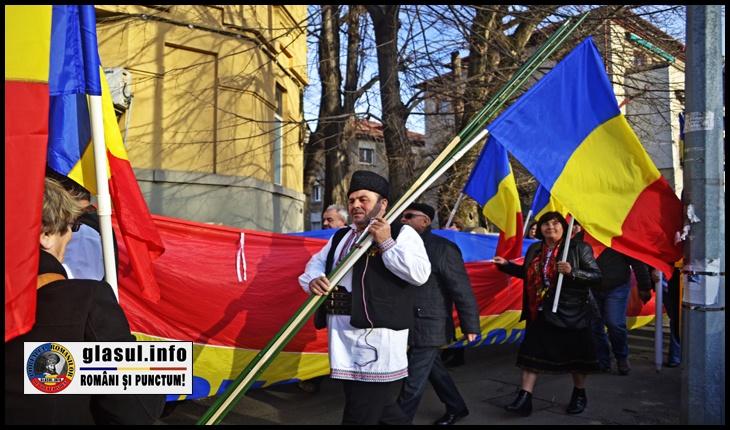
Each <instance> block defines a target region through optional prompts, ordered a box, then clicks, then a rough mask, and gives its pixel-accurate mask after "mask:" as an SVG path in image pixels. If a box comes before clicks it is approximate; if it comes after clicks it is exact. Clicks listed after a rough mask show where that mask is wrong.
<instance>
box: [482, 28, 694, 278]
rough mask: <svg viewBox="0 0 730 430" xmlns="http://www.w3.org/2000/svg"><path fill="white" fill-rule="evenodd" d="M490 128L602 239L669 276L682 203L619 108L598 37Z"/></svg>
mask: <svg viewBox="0 0 730 430" xmlns="http://www.w3.org/2000/svg"><path fill="white" fill-rule="evenodd" d="M487 129H488V130H489V131H490V133H491V136H492V137H494V138H495V139H496V140H497V141H498V142H499V143H500V144H501V145H503V146H504V147H505V148H506V149H507V151H509V152H510V153H511V154H512V155H513V156H514V157H515V158H516V159H517V160H518V161H520V163H522V165H523V166H525V168H526V169H527V170H529V171H530V172H531V173H532V174H533V175H534V176H535V178H536V179H537V180H538V181H539V182H540V183H541V184H542V185H543V186H545V188H546V189H547V190H548V191H549V192H550V194H551V195H552V196H554V197H555V198H556V199H557V200H558V201H559V202H560V203H562V204H563V206H564V207H565V208H566V209H567V210H568V211H569V212H570V214H571V215H573V216H575V218H576V219H578V220H580V222H581V224H582V225H583V226H584V228H585V230H586V231H587V232H588V233H589V234H590V235H591V236H593V237H594V238H595V239H596V240H597V241H598V242H600V243H602V244H604V245H605V246H608V247H611V248H613V249H615V250H617V251H619V252H622V253H624V254H626V255H630V256H632V257H635V258H637V259H639V260H641V261H643V262H645V263H647V264H650V265H651V266H653V267H656V268H661V270H662V271H663V272H664V273H671V271H672V270H671V269H672V266H671V264H672V263H673V262H674V261H677V260H678V259H679V258H680V257H681V256H682V246H681V243H677V241H675V238H676V237H677V233H678V232H679V231H680V230H681V228H682V203H681V201H680V200H679V198H678V197H677V195H676V194H675V193H674V191H673V190H672V188H671V187H670V186H669V184H668V183H667V181H666V180H665V179H664V178H663V177H662V175H661V173H660V172H659V170H658V169H657V168H656V166H655V165H654V163H653V162H652V161H651V158H649V155H648V154H647V153H646V150H645V149H644V147H643V146H642V145H641V142H639V140H638V138H637V137H636V135H635V134H634V132H633V130H632V129H631V127H630V126H629V124H628V122H627V121H626V118H625V117H624V115H623V114H622V113H621V111H620V110H619V107H618V103H617V102H616V96H615V94H614V92H613V89H612V87H611V82H610V81H609V79H608V76H607V75H606V72H605V69H604V65H603V62H602V61H601V57H600V54H599V53H598V49H597V48H596V46H595V44H594V43H593V39H592V38H590V37H589V38H587V39H586V40H585V41H583V42H582V43H581V44H580V45H578V46H577V47H576V48H575V49H574V50H573V51H572V52H571V53H570V54H568V55H567V56H566V57H565V59H563V60H562V61H561V62H560V63H558V64H557V65H556V66H555V67H554V68H553V69H552V70H551V71H550V72H548V73H547V74H546V75H545V76H544V77H543V78H542V79H540V80H539V81H538V82H537V83H536V84H535V85H534V86H533V87H531V88H530V89H529V90H528V91H527V92H526V93H525V94H524V95H522V96H521V97H520V98H519V99H518V100H517V101H516V102H515V103H514V104H512V105H511V106H510V107H509V108H508V109H507V110H506V111H505V112H504V113H502V114H501V115H500V116H499V117H498V118H497V119H496V120H495V121H494V122H492V123H491V124H490V125H489V126H488V127H487Z"/></svg>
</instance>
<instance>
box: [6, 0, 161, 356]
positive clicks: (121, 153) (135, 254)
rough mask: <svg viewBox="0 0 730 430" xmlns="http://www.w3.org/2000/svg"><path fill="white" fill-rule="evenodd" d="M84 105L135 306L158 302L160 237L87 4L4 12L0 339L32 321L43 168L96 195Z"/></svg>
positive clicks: (26, 327) (17, 8)
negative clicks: (98, 146)
mask: <svg viewBox="0 0 730 430" xmlns="http://www.w3.org/2000/svg"><path fill="white" fill-rule="evenodd" d="M88 97H101V99H102V105H103V122H104V136H105V139H106V146H107V160H108V167H107V177H109V176H110V174H109V172H111V179H110V182H109V184H110V185H109V186H110V194H111V197H112V202H113V206H114V211H115V214H116V217H117V220H118V224H119V229H120V232H121V236H122V237H123V239H124V242H125V244H126V246H127V248H128V249H129V253H130V264H131V266H132V269H133V271H134V274H135V276H136V277H137V281H138V283H139V286H140V289H141V290H142V293H143V295H144V297H145V298H147V299H148V300H152V301H156V300H158V299H159V297H160V293H159V289H158V286H157V282H156V280H155V277H154V273H153V271H152V265H151V264H152V260H154V259H155V258H157V257H158V256H159V255H161V254H162V253H163V252H164V246H163V243H162V239H161V238H160V235H159V233H158V232H157V228H156V227H155V225H154V222H153V221H152V218H151V216H150V213H149V210H148V209H147V205H146V203H145V201H144V199H143V198H142V194H141V191H140V189H139V185H137V182H136V179H135V177H134V174H133V173H132V168H131V165H130V163H129V160H128V158H127V154H126V151H125V149H124V145H123V142H122V138H121V133H120V131H119V125H118V123H117V120H116V116H115V113H114V107H113V104H112V101H111V96H110V93H109V87H108V85H107V83H106V80H105V77H104V73H103V69H102V68H101V62H100V61H99V52H98V45H97V40H96V17H95V12H94V7H93V6H91V5H57V6H5V125H6V128H5V219H6V221H5V237H6V239H5V340H6V341H7V340H9V339H12V338H13V337H15V336H17V335H20V334H23V333H25V332H27V331H28V330H30V328H31V327H32V326H33V323H34V322H35V321H34V320H35V304H36V301H35V299H36V297H35V294H36V285H35V283H36V278H37V267H38V245H37V241H38V237H39V235H40V225H41V222H40V216H41V204H42V200H43V177H44V173H45V168H46V162H47V163H48V167H50V168H52V169H53V170H55V171H56V172H58V173H60V174H62V175H65V176H68V177H69V178H71V179H73V180H74V181H76V182H78V183H79V184H80V185H82V186H84V187H85V188H87V189H88V190H90V191H91V192H92V193H93V194H97V192H96V173H95V169H94V162H93V150H92V146H91V145H90V139H91V122H90V112H89V103H88Z"/></svg>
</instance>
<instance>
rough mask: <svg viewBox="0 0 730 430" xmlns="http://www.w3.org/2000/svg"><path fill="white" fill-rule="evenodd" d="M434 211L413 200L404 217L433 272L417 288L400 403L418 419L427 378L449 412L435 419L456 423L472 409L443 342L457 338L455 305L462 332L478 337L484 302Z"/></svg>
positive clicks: (472, 338)
mask: <svg viewBox="0 0 730 430" xmlns="http://www.w3.org/2000/svg"><path fill="white" fill-rule="evenodd" d="M435 212H436V211H435V210H434V208H433V207H431V206H429V205H427V204H422V203H413V204H411V205H410V206H408V207H407V208H406V209H405V211H404V212H403V214H402V215H401V222H402V223H403V224H405V225H409V226H411V227H413V229H414V230H416V231H417V232H418V233H419V234H420V236H421V239H423V243H424V245H425V246H426V252H427V253H428V257H429V259H430V261H431V276H429V278H428V281H427V282H426V283H425V284H424V285H422V286H421V287H419V288H418V289H417V290H416V303H415V305H414V307H413V313H414V315H415V316H416V321H415V325H414V326H413V329H411V332H410V334H409V337H408V345H409V346H410V349H409V350H408V378H406V380H405V382H404V384H403V387H402V389H401V393H400V396H399V397H398V404H399V405H400V407H401V409H403V412H405V413H406V414H407V415H408V416H409V417H410V418H411V420H413V417H414V416H415V415H416V409H418V405H419V403H420V402H421V398H422V397H423V393H424V391H425V389H426V382H427V381H428V382H430V383H431V385H432V386H433V388H434V390H435V391H436V395H437V396H438V397H439V399H440V400H441V402H442V403H443V404H444V405H445V406H446V413H445V414H444V415H443V416H442V417H441V418H439V419H438V420H436V422H434V424H436V425H452V424H454V423H455V422H456V421H458V420H460V419H461V418H464V417H465V416H467V415H469V410H468V409H467V407H466V403H465V402H464V399H463V398H462V397H461V394H459V390H458V389H457V388H456V384H454V381H453V380H452V379H451V376H450V375H449V371H448V370H447V369H446V368H445V367H444V363H443V362H442V361H441V356H440V354H439V353H440V347H441V346H443V345H446V344H448V343H449V342H451V340H452V339H453V338H454V333H455V329H454V318H453V308H454V305H456V311H457V313H458V315H459V322H460V324H461V330H462V332H463V333H465V334H466V338H467V339H468V340H469V341H470V342H471V341H473V340H474V339H476V336H477V334H478V333H479V332H480V327H479V307H478V305H477V301H476V298H475V297H474V292H473V291H472V287H471V282H470V280H469V275H468V274H467V273H466V268H465V267H464V260H463V258H462V256H461V251H460V250H459V248H458V247H457V246H456V244H454V243H453V242H451V241H450V240H448V239H446V238H444V237H441V236H438V235H435V234H433V232H432V231H431V222H432V221H433V218H434V215H435Z"/></svg>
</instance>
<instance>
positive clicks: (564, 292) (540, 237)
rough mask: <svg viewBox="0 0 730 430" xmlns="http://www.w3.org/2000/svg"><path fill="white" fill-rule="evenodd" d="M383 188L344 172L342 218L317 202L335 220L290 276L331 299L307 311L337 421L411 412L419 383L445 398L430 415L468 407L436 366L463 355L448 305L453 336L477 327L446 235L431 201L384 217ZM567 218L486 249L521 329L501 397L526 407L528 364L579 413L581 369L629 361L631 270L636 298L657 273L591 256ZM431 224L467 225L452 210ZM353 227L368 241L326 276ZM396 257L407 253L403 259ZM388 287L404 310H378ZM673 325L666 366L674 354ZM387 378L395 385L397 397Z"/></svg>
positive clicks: (402, 417) (368, 175) (543, 222)
mask: <svg viewBox="0 0 730 430" xmlns="http://www.w3.org/2000/svg"><path fill="white" fill-rule="evenodd" d="M388 196H389V184H388V182H387V180H386V179H385V178H383V177H381V176H379V175H377V174H375V173H372V172H368V171H357V172H355V173H354V174H353V177H352V181H351V186H350V189H349V195H348V198H349V199H348V205H349V216H350V218H351V220H352V224H350V225H347V224H346V216H345V215H344V214H343V213H342V212H339V213H340V214H341V215H340V216H339V218H340V219H341V220H338V221H335V222H332V221H334V220H336V219H337V218H338V216H337V214H338V211H339V210H340V209H343V208H341V207H334V206H331V207H329V208H327V210H326V211H325V214H323V218H327V219H328V220H329V221H328V222H327V223H325V224H324V225H325V227H326V228H338V229H339V231H338V232H337V234H335V235H334V236H333V237H332V239H330V240H329V241H328V243H327V244H326V245H325V246H324V248H322V250H320V252H319V253H317V254H316V255H314V256H313V257H312V259H311V260H310V261H309V263H308V264H307V266H306V268H305V273H304V274H303V275H302V276H300V278H299V279H300V284H301V285H302V288H303V289H304V291H305V292H307V293H309V294H317V295H326V294H331V296H330V297H331V298H332V303H333V304H332V305H326V303H330V300H327V301H326V302H325V304H323V305H322V307H321V309H319V310H318V311H317V312H318V316H317V318H315V323H316V324H317V327H318V328H324V327H327V329H328V330H329V332H328V334H329V337H330V350H329V358H330V367H331V368H330V377H331V378H333V379H340V380H342V381H343V382H344V385H343V386H344V390H345V400H346V403H345V409H344V411H343V416H342V424H411V423H412V421H413V418H414V416H415V413H416V410H417V409H418V406H419V404H420V402H421V399H422V397H423V395H424V392H425V390H426V388H427V385H428V383H430V385H431V386H432V387H433V389H434V391H435V393H436V395H437V396H438V398H439V400H440V401H441V402H442V403H443V404H444V407H445V412H444V414H443V415H442V416H441V417H440V418H438V419H436V420H435V421H434V422H433V424H435V425H453V424H455V423H456V422H457V421H459V420H460V419H462V418H464V417H466V416H467V415H469V409H468V407H467V404H466V402H465V400H464V399H463V397H462V396H461V395H460V394H459V390H458V387H457V386H456V384H455V383H454V381H453V380H452V379H451V377H450V375H449V371H448V369H447V368H448V367H454V366H458V365H463V364H464V358H463V352H464V349H465V348H463V347H454V346H462V345H457V344H454V342H455V341H456V340H457V339H456V337H455V334H456V331H455V326H454V316H455V314H456V316H458V320H459V325H460V329H461V332H462V333H463V335H464V337H463V339H464V340H466V341H469V342H471V341H473V340H474V339H475V338H476V336H477V335H478V334H479V333H480V328H479V311H478V307H477V304H476V300H475V298H474V294H473V290H472V287H471V284H470V280H469V277H468V275H467V274H466V270H465V268H464V262H463V259H462V257H461V252H460V251H459V249H458V247H457V246H456V245H455V244H454V243H453V242H451V241H449V240H448V239H446V238H444V237H442V236H440V235H436V234H433V232H432V227H431V224H432V223H433V222H434V220H435V215H436V211H435V209H434V208H433V207H432V206H430V205H428V204H424V203H412V204H411V205H409V206H408V207H407V208H406V209H405V210H404V211H403V212H402V213H401V214H400V219H399V220H398V221H396V222H393V225H392V226H390V227H388V226H387V225H384V224H387V223H384V220H383V219H382V216H383V214H384V213H385V212H386V209H387V207H388ZM343 211H344V209H343ZM572 224H573V229H572V230H571V229H570V227H569V222H568V220H566V217H564V216H563V215H562V214H561V213H559V212H548V213H546V214H543V215H542V216H541V217H540V218H539V219H536V220H534V221H533V222H532V223H531V224H530V226H529V227H528V228H527V229H526V232H527V235H526V236H527V237H528V238H531V239H534V240H535V242H534V243H532V244H531V245H530V246H529V247H528V249H527V251H526V253H525V256H524V259H523V260H522V262H521V263H520V264H518V263H516V262H513V261H508V260H506V259H504V258H502V257H501V256H498V255H497V256H495V257H494V258H493V260H492V262H493V263H494V264H495V266H496V267H497V268H498V269H499V270H500V271H502V272H504V273H506V274H508V275H509V276H513V277H517V278H520V279H522V280H523V283H522V284H523V295H522V297H523V304H522V313H521V317H520V320H524V321H525V330H524V337H523V339H522V341H521V344H520V348H519V352H518V354H517V359H516V366H517V367H518V368H519V369H520V378H519V380H520V384H519V389H518V391H517V393H516V398H515V399H514V401H513V402H512V403H510V404H507V405H505V406H504V408H505V410H506V411H508V412H512V413H515V414H518V415H521V416H524V417H527V416H529V415H530V414H531V413H532V393H533V390H534V389H535V385H536V382H537V377H538V375H539V374H570V375H571V378H572V390H571V391H570V396H569V397H568V399H569V400H568V402H567V407H566V412H567V413H568V414H580V413H582V412H583V411H584V410H585V409H586V407H587V405H588V395H587V387H586V383H587V380H588V375H591V374H597V373H601V372H604V373H605V372H610V371H611V365H612V357H611V354H613V358H615V362H616V366H617V369H618V373H619V374H620V375H628V374H629V373H630V371H631V366H630V363H629V360H628V356H629V348H628V329H627V327H626V310H627V306H628V297H629V291H630V290H631V288H632V278H633V279H635V281H636V284H637V286H638V288H639V295H640V297H641V300H642V301H643V302H644V303H646V301H648V300H649V299H650V298H651V297H652V295H651V290H652V288H654V286H653V284H652V280H653V281H654V282H655V283H656V282H657V281H658V279H660V278H661V274H660V273H659V272H657V271H655V270H653V269H652V268H650V267H648V266H647V265H646V264H644V263H642V262H641V261H638V260H636V259H633V258H631V257H629V256H627V255H624V254H621V253H618V252H616V251H614V250H612V249H610V248H607V249H606V250H604V251H602V252H601V254H600V255H599V256H598V258H596V257H595V256H594V252H593V249H592V247H591V246H590V245H589V244H588V243H587V242H585V241H584V240H583V237H582V236H583V234H584V233H583V232H582V226H581V225H580V223H579V222H578V221H577V220H573V221H572ZM440 227H441V228H442V229H452V230H456V231H464V230H466V229H467V227H465V225H464V223H463V221H462V220H461V219H459V217H457V216H452V217H450V222H449V220H448V219H446V220H444V221H443V222H442V223H441V224H440ZM471 230H473V228H472V229H471ZM365 231H369V232H370V233H371V234H372V235H373V239H374V245H373V248H372V251H373V252H369V253H366V254H365V255H363V256H362V257H360V259H359V260H358V262H357V263H356V264H355V266H354V267H353V268H352V269H350V271H349V272H348V273H347V274H346V275H345V277H344V278H343V280H342V281H340V282H339V284H338V285H337V286H334V287H332V286H331V285H330V284H329V281H328V279H327V273H330V271H331V269H332V268H333V267H334V266H336V265H337V263H338V261H339V260H341V259H343V258H344V257H345V256H347V254H348V253H349V252H350V251H349V249H350V248H351V247H352V246H353V245H354V244H356V243H357V242H358V239H359V238H360V236H361V235H362V234H363V233H364V232H365ZM418 238H420V240H417V239H418ZM565 248H567V253H565V254H564V252H565ZM424 252H425V255H424ZM563 255H565V256H567V257H566V258H563ZM424 257H426V258H424ZM406 261H410V264H409V265H407V267H406V265H405V262H406ZM425 274H428V278H427V279H425V281H424V278H423V277H424V275H425ZM677 278H678V277H674V278H673V280H675V281H676V279H677ZM558 285H560V288H558ZM667 287H668V286H667V283H666V282H665V288H667ZM558 292H559V296H558ZM394 295H397V296H398V297H399V298H400V299H402V300H408V303H410V304H411V306H412V307H413V310H412V311H411V312H407V311H406V309H405V306H403V307H402V309H401V310H400V312H403V313H402V314H399V315H394V314H391V315H388V316H386V314H385V310H388V311H389V312H393V309H394V308H393V306H394V305H393V303H392V302H384V301H383V300H378V299H383V298H391V297H394ZM666 297H671V294H667V295H665V298H666ZM670 300H671V299H667V302H666V303H671V302H670ZM556 301H557V305H555V306H554V304H555V302H556ZM384 303H390V304H389V305H387V306H386V305H385V304H384ZM400 305H402V303H400V304H399V306H400ZM454 311H456V312H454ZM409 320H410V321H409ZM673 320H675V321H676V317H675V318H673ZM676 332H678V330H676ZM674 333H675V332H673V335H672V341H671V342H670V352H669V355H668V360H667V365H668V366H669V367H675V366H677V365H678V364H679V362H680V353H679V341H678V337H675V336H674ZM386 344H387V345H388V353H387V355H386V354H385V352H384V350H383V348H384V347H385V345H386ZM447 346H451V347H448V348H447ZM448 363H451V365H449V364H448ZM376 373H377V374H378V377H377V378H375V377H374V375H375V374H376ZM304 382H306V381H304ZM394 384H395V385H399V386H400V391H399V394H398V395H397V397H395V396H394V395H393V389H392V387H393V385H394ZM375 399H377V400H375Z"/></svg>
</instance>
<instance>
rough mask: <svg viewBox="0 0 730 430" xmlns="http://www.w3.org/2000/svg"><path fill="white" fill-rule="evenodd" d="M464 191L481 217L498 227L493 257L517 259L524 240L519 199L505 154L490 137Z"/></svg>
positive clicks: (502, 148) (500, 146)
mask: <svg viewBox="0 0 730 430" xmlns="http://www.w3.org/2000/svg"><path fill="white" fill-rule="evenodd" d="M463 192H464V194H468V195H469V196H471V198H473V199H474V200H475V201H476V202H477V203H479V205H481V206H482V208H483V209H482V211H483V213H484V216H486V217H487V219H489V220H490V221H492V222H493V223H494V225H496V226H497V227H498V228H499V230H500V232H499V241H498V242H497V250H496V252H495V255H499V256H501V257H504V258H507V259H513V258H519V257H520V256H521V255H522V238H523V226H522V207H521V205H520V197H519V195H518V194H517V186H516V185H515V176H514V174H513V173H512V166H511V165H510V163H509V158H508V157H507V151H506V150H505V149H504V147H503V146H502V145H500V144H499V143H497V142H496V141H495V140H494V139H493V138H492V137H491V136H490V137H489V138H488V139H487V142H486V143H485V144H484V148H482V152H481V154H479V158H477V161H476V163H474V168H473V169H472V171H471V174H470V175H469V179H467V181H466V185H464V190H463Z"/></svg>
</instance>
